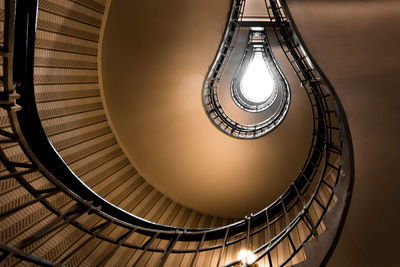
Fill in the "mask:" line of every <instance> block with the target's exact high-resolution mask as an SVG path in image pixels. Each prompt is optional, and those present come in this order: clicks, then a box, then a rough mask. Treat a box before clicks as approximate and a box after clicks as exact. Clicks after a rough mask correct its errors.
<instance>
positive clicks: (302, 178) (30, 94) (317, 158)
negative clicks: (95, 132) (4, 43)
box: [0, 0, 340, 265]
mask: <svg viewBox="0 0 400 267" xmlns="http://www.w3.org/2000/svg"><path fill="white" fill-rule="evenodd" d="M14 1H15V3H16V5H15V13H13V14H11V15H10V16H9V18H11V22H12V23H11V24H12V25H14V21H13V16H12V15H14V14H16V15H15V31H14V33H15V36H14V39H15V42H14V47H13V49H10V51H11V50H13V52H14V57H13V68H12V69H13V79H12V80H13V81H14V83H13V86H14V85H16V91H17V93H19V94H20V95H21V97H20V99H19V100H17V104H18V105H20V106H21V107H22V110H20V111H18V112H17V115H16V113H15V112H9V117H10V121H11V126H12V128H13V130H14V133H15V134H16V135H17V136H14V135H12V134H10V136H11V138H13V140H17V142H18V143H19V144H20V146H21V147H22V149H23V150H24V152H25V154H26V155H27V156H28V158H29V159H30V161H31V163H32V164H29V163H18V164H16V163H12V162H10V161H8V160H7V159H6V158H5V155H3V152H2V151H1V153H0V160H1V161H2V163H6V164H8V165H9V166H7V168H8V169H9V171H10V173H14V175H15V176H16V177H17V178H18V179H17V180H18V182H20V184H21V185H22V186H23V187H25V188H26V189H27V190H28V192H29V193H31V194H32V195H33V196H34V197H35V198H36V199H37V201H38V202H41V203H42V204H43V205H44V206H45V207H47V208H48V209H49V210H50V211H52V212H53V213H54V214H55V215H57V216H58V217H61V218H68V217H69V216H70V215H69V214H82V213H85V212H89V213H95V214H97V215H98V216H100V217H102V218H104V219H105V220H106V223H105V224H101V225H99V226H96V227H97V230H98V229H103V227H106V226H107V225H108V223H114V224H116V225H119V226H122V227H124V228H126V229H128V230H129V233H133V232H138V233H142V234H145V235H148V236H150V237H151V239H153V238H157V239H167V240H170V245H171V247H170V248H169V249H168V253H188V252H195V253H198V252H199V251H207V250H213V249H219V248H224V247H225V246H229V245H232V244H234V243H237V242H240V241H242V240H244V239H247V240H248V238H249V237H250V236H253V235H255V234H256V233H258V232H260V231H263V230H265V229H266V228H268V227H270V225H272V224H273V222H271V221H269V218H270V219H271V218H274V216H278V218H275V219H274V220H278V219H279V218H282V217H283V216H284V215H285V213H286V210H287V209H289V208H290V207H292V206H293V205H294V204H293V203H292V202H293V201H295V202H296V203H297V202H298V201H300V200H301V197H302V193H299V191H304V190H305V189H306V188H307V187H309V186H310V184H311V182H312V180H313V179H315V180H316V178H314V176H316V175H317V170H318V169H319V168H320V167H322V168H321V169H322V174H321V176H320V179H319V180H317V182H318V183H317V186H316V189H315V191H314V192H313V193H312V196H311V197H310V200H309V201H308V203H304V204H305V205H304V208H303V210H302V212H300V213H299V214H298V215H297V216H296V218H295V219H293V221H292V222H291V223H290V224H288V225H287V227H286V228H285V229H284V230H283V231H282V232H281V233H280V234H277V235H276V236H275V237H274V238H272V239H271V240H270V241H269V242H268V243H266V244H264V245H263V246H261V247H260V248H259V249H258V250H257V251H256V252H260V251H261V250H262V249H264V248H266V247H269V246H270V245H271V247H270V249H272V248H273V247H275V246H277V244H278V243H279V242H280V241H281V240H282V239H283V238H285V237H286V236H287V234H288V233H289V232H290V231H292V230H293V229H294V227H295V226H296V225H297V224H298V223H299V222H300V221H306V220H307V215H306V214H307V212H308V208H309V206H310V205H311V203H312V201H314V200H315V199H316V195H317V193H318V190H319V188H320V186H321V184H322V182H323V179H324V178H325V176H324V175H326V173H327V169H328V167H329V164H332V163H329V156H330V153H331V147H329V145H331V141H332V140H331V138H332V137H331V134H330V131H331V130H330V128H329V127H331V125H330V123H331V121H330V118H331V115H329V114H330V113H329V112H330V111H329V107H328V105H327V103H326V100H325V98H324V97H325V96H323V95H322V94H323V92H322V90H321V88H320V87H319V86H318V83H316V84H315V88H314V87H313V86H311V92H309V93H310V94H309V96H312V97H313V102H312V103H315V104H314V106H315V107H313V112H315V113H314V114H315V117H314V135H313V142H312V146H311V148H310V152H309V155H308V157H307V160H306V163H305V165H304V167H303V170H302V172H301V173H300V174H299V176H298V177H297V178H296V179H295V180H294V182H293V183H292V185H290V187H289V188H288V189H287V190H286V191H285V192H284V193H283V194H282V195H281V196H280V197H279V198H278V199H277V200H276V201H275V202H274V203H272V204H271V205H269V206H268V207H267V208H265V209H263V210H262V211H260V212H258V213H257V214H255V215H252V216H250V217H249V218H245V219H244V220H241V221H239V222H236V223H234V224H231V225H227V226H223V227H218V228H199V229H192V228H180V227H172V226H167V225H160V224H156V223H152V222H149V221H146V220H144V219H142V218H139V217H137V216H135V215H133V214H130V213H128V212H125V211H124V210H122V209H120V208H118V207H116V206H115V205H113V204H111V203H109V202H108V201H106V200H104V199H103V198H101V197H100V196H98V195H97V194H96V193H95V192H93V191H92V190H91V189H90V188H88V187H87V186H86V185H85V184H84V183H82V182H81V181H80V180H79V178H78V177H77V176H76V175H75V174H74V173H73V172H72V171H71V170H70V169H69V167H68V166H67V165H66V164H65V162H64V161H63V160H62V159H61V157H60V156H59V155H58V153H57V152H56V150H55V149H54V148H53V146H52V145H51V143H50V142H49V140H48V138H47V136H46V134H45V132H44V130H43V128H42V125H41V121H40V118H39V115H38V112H37V108H36V103H35V94H34V83H33V81H34V79H33V78H34V77H33V62H34V43H35V32H36V19H37V18H36V16H37V8H38V2H37V0H32V1H23V0H13V1H10V3H14ZM237 2H241V1H239V0H232V9H231V13H232V12H236V11H237V10H238V9H237V6H236V5H235V3H237ZM272 3H273V4H274V3H275V1H272ZM278 9H279V8H278V7H277V6H273V7H272V11H273V12H274V16H275V18H276V20H277V21H279V19H280V17H281V14H279V13H277V12H278ZM281 22H282V23H281V24H282V25H281V27H283V28H281V29H282V33H281V34H282V36H283V37H284V35H285V34H287V32H286V30H287V29H286V28H285V27H287V25H288V24H287V23H286V22H285V21H281ZM228 25H229V23H228ZM11 37H12V35H11ZM278 39H279V38H278ZM10 40H11V41H13V40H12V38H10ZM286 42H287V43H290V42H291V39H290V38H289V37H288V38H287V39H286ZM292 56H293V57H294V58H295V60H296V61H298V63H299V64H300V63H301V62H302V60H303V59H301V58H297V56H298V55H297V54H295V53H294V54H292ZM300 65H301V64H300ZM8 66H9V67H10V66H12V64H11V65H10V64H9V65H8ZM6 69H7V68H6ZM301 69H302V70H305V69H306V66H301ZM308 75H311V76H308ZM303 76H304V79H305V81H302V82H308V83H309V84H310V83H312V82H314V80H315V77H314V76H312V74H310V73H309V72H305V73H303ZM9 80H10V79H9ZM13 86H11V87H13ZM7 88H9V86H8V87H7ZM9 89H10V90H9V91H7V92H6V93H5V94H4V95H5V96H8V97H9V98H10V96H11V95H13V96H15V93H14V92H13V88H9ZM7 94H8V95H7ZM15 97H16V96H15ZM2 103H3V102H2ZM9 103H10V104H9V107H12V108H13V109H14V110H17V109H18V106H17V105H15V103H13V102H12V101H11V102H9ZM2 107H4V106H2ZM314 108H315V110H314ZM327 114H328V115H327ZM2 134H3V135H4V134H5V133H2ZM335 149H336V148H335ZM339 149H340V148H339ZM339 153H340V151H339ZM321 163H322V164H321ZM6 164H5V165H6ZM335 164H336V163H335ZM15 167H24V168H27V170H26V171H18V170H16V168H15ZM333 167H335V166H333ZM329 168H332V167H329ZM335 168H336V167H335ZM37 169H38V170H39V171H40V172H41V173H42V174H43V176H44V177H46V178H47V179H48V180H50V181H51V182H52V183H53V184H54V185H55V186H56V187H55V188H54V189H50V191H49V192H48V193H49V194H48V195H45V196H43V195H41V194H43V192H39V191H38V190H35V189H34V188H32V187H30V186H29V184H27V183H26V182H24V180H23V178H22V177H21V176H22V175H23V174H25V173H28V172H31V171H36V170H37ZM336 172H337V176H338V177H339V175H340V167H338V168H337V170H336ZM309 179H310V180H309ZM332 186H334V185H332ZM59 190H61V191H62V192H63V193H65V194H67V195H68V196H70V197H71V198H72V199H74V200H75V201H76V203H77V205H76V207H75V208H74V209H73V210H72V211H69V212H67V213H62V212H61V211H59V210H58V209H55V208H54V207H53V206H52V205H50V204H49V202H47V200H46V198H47V197H48V196H51V194H52V193H54V192H58V191H59ZM332 194H333V193H332ZM331 200H332V195H331V197H330V199H329V201H328V205H327V207H326V208H324V212H326V210H327V209H328V206H329V203H331ZM35 201H36V200H35ZM33 203H34V202H33ZM321 220H322V217H321V218H319V219H318V221H317V222H315V225H314V224H311V227H312V228H313V231H314V230H315V229H314V228H315V227H317V226H318V225H319V224H320V223H321ZM265 222H267V226H265V227H263V228H261V229H260V230H257V231H253V232H250V230H251V229H255V227H257V226H260V225H262V224H263V223H265ZM66 223H70V224H72V225H74V226H75V227H77V228H78V229H80V230H82V231H83V232H85V233H88V234H91V235H92V236H96V237H97V238H99V239H102V240H106V241H108V242H110V243H113V244H118V245H119V246H125V247H129V248H134V249H142V250H144V251H145V250H148V251H152V252H160V253H164V255H163V259H164V260H165V258H166V257H167V256H168V254H166V253H167V251H166V250H163V249H159V248H151V247H150V248H149V247H146V248H145V246H136V245H132V244H129V243H124V242H122V243H120V239H119V238H118V239H116V238H111V237H109V236H104V235H101V234H99V233H98V232H97V231H95V230H94V228H96V227H94V228H92V229H90V228H85V227H84V226H83V225H81V224H80V223H78V222H76V221H74V220H73V217H69V218H68V220H66ZM237 234H246V236H244V235H242V236H239V237H235V238H236V239H234V240H229V241H228V240H227V238H228V237H233V236H236V235H237ZM312 234H314V232H312ZM310 236H311V234H310V235H309V236H308V237H307V239H306V240H304V241H303V243H302V244H304V243H305V242H306V241H307V240H309V238H310ZM222 238H223V239H224V242H223V244H216V245H214V246H209V247H201V246H202V242H204V241H205V240H216V239H222ZM178 240H179V241H199V246H198V248H197V249H183V250H182V249H176V250H175V249H173V245H174V244H175V243H176V242H177V241H178ZM25 242H31V241H29V240H28V241H25ZM26 245H27V243H22V244H20V246H19V248H21V249H22V248H23V247H24V246H26ZM4 250H8V251H10V253H11V254H12V253H15V254H18V255H19V256H20V257H21V258H24V257H26V255H25V256H24V255H22V252H21V253H20V250H18V247H17V250H15V252H12V250H11V249H9V248H7V249H4ZM268 251H269V250H268ZM268 251H265V252H263V254H262V256H265V255H266V254H268V253H269V252H268ZM11 254H8V255H11ZM6 257H9V256H6ZM259 257H261V256H259ZM27 258H28V260H31V261H35V260H36V259H34V258H31V259H30V258H29V257H27ZM24 259H25V258H24ZM0 261H2V259H1V258H0ZM46 264H49V265H51V263H46Z"/></svg>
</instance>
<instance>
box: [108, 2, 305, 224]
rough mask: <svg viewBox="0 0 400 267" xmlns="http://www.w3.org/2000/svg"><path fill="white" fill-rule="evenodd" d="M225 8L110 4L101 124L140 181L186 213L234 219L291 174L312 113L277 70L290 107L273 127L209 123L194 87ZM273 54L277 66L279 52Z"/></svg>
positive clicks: (258, 205)
mask: <svg viewBox="0 0 400 267" xmlns="http://www.w3.org/2000/svg"><path fill="white" fill-rule="evenodd" d="M230 4H231V3H230V1H229V0H224V1H204V0H195V1H190V2H187V1H168V2H163V1H113V3H112V5H111V7H110V12H109V15H108V21H107V24H106V28H105V33H104V40H103V46H102V61H101V62H102V73H103V75H102V78H103V84H104V92H103V93H104V99H105V102H106V103H105V104H106V106H107V110H108V112H109V118H110V120H111V121H112V124H113V126H114V131H115V133H116V135H117V137H118V139H119V143H120V145H121V147H122V148H123V150H124V151H125V153H126V155H127V156H128V158H129V159H130V161H131V162H132V164H133V165H134V166H135V168H136V169H137V170H138V171H139V173H140V174H141V175H142V176H143V177H144V178H145V179H146V181H148V182H149V183H150V184H152V185H153V186H154V187H155V188H157V189H158V190H160V192H162V193H163V194H164V195H166V196H168V197H170V198H172V199H174V200H176V201H177V202H178V203H181V204H183V205H185V206H187V207H190V208H193V209H195V210H199V211H202V212H204V213H207V214H214V215H220V216H224V217H239V216H244V215H246V214H250V213H251V212H256V211H258V210H260V209H262V208H264V207H265V206H267V205H268V204H269V203H271V202H272V201H274V200H275V199H276V198H277V197H278V196H279V195H280V194H281V193H282V192H283V191H284V190H285V189H286V188H287V187H288V185H289V184H290V182H291V181H292V180H293V179H294V178H295V177H296V176H297V175H298V172H299V170H300V169H301V167H302V165H303V163H304V160H305V158H306V156H307V152H308V149H309V146H310V140H311V133H312V115H311V109H310V105H309V103H308V100H307V97H306V94H305V93H304V90H303V89H302V88H300V86H299V82H298V79H297V77H295V76H294V75H293V73H292V72H293V71H292V70H291V69H290V67H289V66H288V65H282V66H281V67H282V70H283V71H284V72H285V75H287V78H288V80H289V83H290V85H291V86H292V103H291V106H290V108H289V112H288V115H287V117H286V118H285V120H284V121H283V122H282V124H281V125H280V126H279V127H278V128H277V129H276V130H274V131H273V132H271V133H270V134H268V135H267V136H265V137H262V138H259V139H254V140H239V139H235V138H233V137H230V136H228V135H226V134H224V133H222V132H221V131H219V130H218V129H217V128H216V127H214V126H213V124H212V123H211V122H210V121H209V119H208V117H207V115H206V114H205V111H204V109H203V106H202V101H201V93H202V86H203V82H204V79H205V77H206V74H207V70H208V68H209V66H210V64H211V62H212V60H213V58H214V56H215V53H216V51H217V49H218V46H219V43H220V40H221V36H222V33H223V31H224V27H225V24H226V19H227V14H228V11H229V8H230ZM274 51H276V57H277V60H278V61H281V62H282V64H284V62H285V60H286V59H283V55H282V54H281V53H282V52H280V48H279V47H277V46H276V45H275V46H274ZM232 105H234V104H233V101H232ZM232 108H233V109H235V107H232Z"/></svg>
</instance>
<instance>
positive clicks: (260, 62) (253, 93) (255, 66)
mask: <svg viewBox="0 0 400 267" xmlns="http://www.w3.org/2000/svg"><path fill="white" fill-rule="evenodd" d="M240 90H241V92H242V94H243V96H244V97H245V98H246V99H247V100H249V101H252V102H255V103H261V102H264V101H266V100H267V99H268V98H269V97H270V96H271V95H272V93H273V90H274V80H273V78H272V73H271V72H270V70H269V69H268V67H267V64H266V62H265V59H264V56H263V52H262V51H255V52H253V55H252V58H251V59H250V62H249V64H248V66H247V69H246V71H245V73H244V75H243V78H242V81H241V86H240Z"/></svg>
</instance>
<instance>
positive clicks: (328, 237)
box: [0, 0, 354, 267]
mask: <svg viewBox="0 0 400 267" xmlns="http://www.w3.org/2000/svg"><path fill="white" fill-rule="evenodd" d="M0 3H1V22H2V26H3V30H2V46H1V53H0V56H1V58H2V66H3V67H2V80H1V81H2V88H1V94H0V104H1V110H0V112H1V114H0V115H1V120H0V123H1V125H0V126H1V130H0V135H1V139H0V146H1V152H0V160H1V165H0V167H1V169H0V171H1V172H0V184H1V185H0V186H1V192H0V200H1V202H0V220H1V221H0V232H1V247H0V251H1V254H0V265H1V266H19V265H21V266H24V265H31V264H33V265H40V266H64V265H65V266H128V265H129V266H132V265H134V266H243V265H247V266H256V264H257V265H258V266H271V267H272V266H320V265H324V264H326V263H327V261H328V259H329V257H330V256H331V254H332V252H333V249H334V248H335V245H336V243H337V242H338V238H339V235H340V232H341V230H342V228H343V224H344V220H345V217H346V213H347V210H348V207H349V201H350V196H351V192H352V186H353V176H354V166H353V165H354V163H353V151H352V142H351V138H350V131H349V128H348V125H347V119H346V115H345V113H344V110H343V107H342V105H341V103H340V101H339V98H338V97H337V95H336V93H335V91H334V89H333V88H332V85H331V84H330V83H329V81H328V79H327V78H326V77H325V75H324V74H323V73H322V71H321V70H320V69H319V67H318V66H317V65H316V64H315V62H314V61H313V59H312V58H311V57H310V55H309V53H308V50H307V48H306V47H305V46H304V42H303V40H302V39H301V37H300V36H299V35H298V29H297V28H296V24H294V23H293V19H292V17H291V14H290V12H289V8H288V6H287V4H286V2H285V1H276V0H270V1H265V4H266V7H267V12H268V14H266V15H268V17H269V18H270V22H271V27H272V28H273V30H274V32H275V34H276V40H277V41H278V43H279V45H280V47H281V48H282V51H283V53H284V55H285V56H286V58H287V61H288V62H289V64H290V65H291V67H292V68H293V71H294V73H295V74H296V76H297V77H298V81H299V82H300V84H301V86H302V87H303V89H304V90H305V93H306V94H307V98H308V100H309V103H310V106H311V110H312V116H313V129H312V132H311V134H312V142H311V145H310V148H309V152H308V155H307V158H306V159H305V161H304V162H305V163H304V166H303V168H302V169H301V171H300V172H299V174H298V176H297V177H293V180H292V182H291V183H290V185H288V187H287V189H286V190H285V191H284V192H283V193H282V194H281V195H280V196H279V197H278V198H277V199H276V200H275V201H274V202H273V203H270V204H269V203H266V204H267V205H268V206H266V207H265V208H264V209H262V210H261V211H259V212H257V213H255V214H251V215H249V216H246V217H245V218H242V219H237V218H225V217H220V216H212V215H207V214H203V213H201V212H198V211H196V210H194V209H191V208H188V207H184V206H182V205H181V204H179V203H177V202H176V201H174V200H173V199H171V198H168V197H167V196H165V195H164V194H162V193H161V192H159V191H158V190H157V189H155V188H154V187H153V186H152V185H151V184H150V183H148V182H147V181H146V180H145V179H144V178H143V177H141V176H140V174H139V173H138V171H137V170H136V169H135V168H134V167H133V166H132V165H131V164H130V161H129V160H128V158H127V156H126V155H125V154H124V152H123V151H122V149H121V148H120V146H119V144H118V142H117V140H116V137H115V136H114V134H113V132H112V130H111V128H110V126H109V124H108V122H107V117H106V114H105V111H104V109H103V104H102V99H101V94H100V89H99V88H100V85H99V83H100V81H99V76H98V69H97V68H98V58H99V55H98V49H99V48H98V45H99V43H98V42H99V38H100V37H101V34H102V27H104V25H103V24H104V22H105V21H106V13H107V8H108V6H109V4H110V3H109V2H107V1H102V0H71V1H56V0H40V1H38V2H37V1H22V0H10V1H7V0H6V1H0ZM243 5H244V1H242V0H233V1H232V4H231V9H230V16H229V19H228V23H227V25H226V30H225V35H224V38H223V40H222V42H221V47H220V50H219V53H218V54H217V56H216V60H215V62H217V64H218V62H220V64H221V65H222V64H223V63H224V57H225V56H226V53H227V51H229V48H230V47H231V46H232V45H233V43H232V36H234V35H235V32H237V30H238V28H239V27H240V23H239V21H238V18H239V17H240V15H241V14H242V8H243ZM224 49H226V51H225V50H224ZM211 70H212V71H214V72H213V73H211V75H209V76H208V77H207V79H208V82H206V84H209V88H210V89H212V88H214V87H213V82H215V80H216V79H217V78H218V75H219V69H218V68H217V69H211ZM210 84H211V85H210ZM205 99H206V101H208V102H207V103H206V106H207V105H209V107H210V111H209V112H210V113H213V114H214V113H215V114H216V115H213V117H219V118H222V119H221V120H218V122H217V124H218V125H217V126H218V127H221V128H223V129H224V131H227V132H234V131H237V133H238V135H241V134H243V133H242V132H243V131H244V132H245V131H247V129H242V128H238V126H237V125H234V124H232V123H231V121H230V120H229V118H228V117H226V116H224V115H223V113H222V112H221V110H220V109H219V107H218V106H219V105H218V98H217V97H216V94H215V92H213V91H212V90H210V91H206V93H205ZM244 135H246V133H244ZM242 249H245V250H250V251H251V252H252V253H253V254H254V256H255V260H254V263H253V262H252V263H251V264H250V263H249V264H247V263H245V262H244V263H243V262H242V261H241V260H240V259H237V253H238V252H239V251H240V250H242Z"/></svg>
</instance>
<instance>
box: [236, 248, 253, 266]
mask: <svg viewBox="0 0 400 267" xmlns="http://www.w3.org/2000/svg"><path fill="white" fill-rule="evenodd" d="M237 258H238V260H240V261H242V263H246V264H253V263H254V262H255V261H256V256H255V255H254V254H253V253H252V252H251V251H250V250H245V249H243V250H241V251H240V252H239V254H238V257H237Z"/></svg>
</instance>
